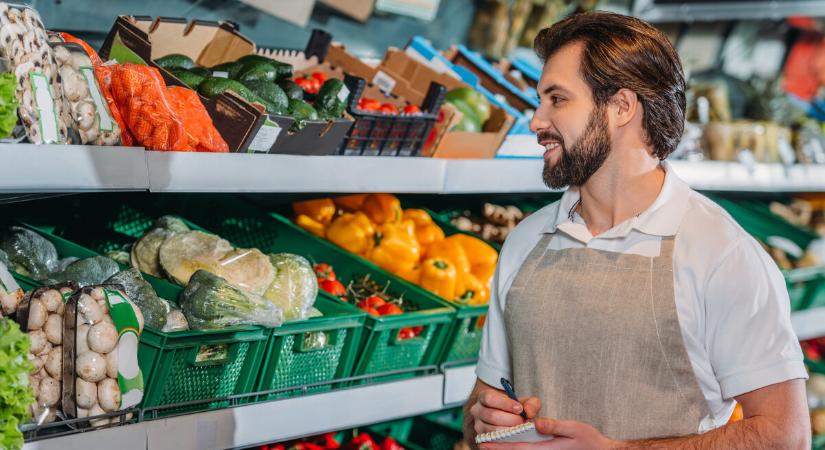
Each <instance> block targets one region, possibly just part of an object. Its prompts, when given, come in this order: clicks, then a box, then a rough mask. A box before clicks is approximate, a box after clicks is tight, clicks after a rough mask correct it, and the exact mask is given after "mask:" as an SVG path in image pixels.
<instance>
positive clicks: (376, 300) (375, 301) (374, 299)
mask: <svg viewBox="0 0 825 450" xmlns="http://www.w3.org/2000/svg"><path fill="white" fill-rule="evenodd" d="M364 301H365V302H367V305H369V306H370V308H379V307H381V306H383V305H385V304H386V303H387V301H386V300H384V299H383V298H381V297H379V296H377V295H373V296H370V297H367V299H366V300H364Z"/></svg>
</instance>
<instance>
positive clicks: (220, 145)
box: [166, 86, 229, 152]
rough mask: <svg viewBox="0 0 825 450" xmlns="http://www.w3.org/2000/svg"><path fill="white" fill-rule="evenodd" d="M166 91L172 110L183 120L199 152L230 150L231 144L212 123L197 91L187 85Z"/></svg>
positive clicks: (192, 142)
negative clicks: (186, 86) (227, 142)
mask: <svg viewBox="0 0 825 450" xmlns="http://www.w3.org/2000/svg"><path fill="white" fill-rule="evenodd" d="M166 93H167V94H168V95H167V98H168V100H169V104H170V105H171V106H172V110H174V111H175V112H176V113H177V115H178V117H180V119H181V121H182V122H183V127H184V129H185V130H186V135H187V137H188V138H189V146H190V147H192V148H193V149H194V150H196V151H199V152H228V151H229V145H227V144H226V141H224V140H223V137H221V134H220V133H219V132H218V130H217V129H216V128H215V125H213V124H212V119H211V118H210V117H209V113H207V112H206V108H204V107H203V103H201V101H200V98H199V97H198V93H197V92H195V91H193V90H192V89H188V88H185V87H180V86H170V87H169V88H167V90H166Z"/></svg>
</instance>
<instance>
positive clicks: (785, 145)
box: [778, 136, 796, 166]
mask: <svg viewBox="0 0 825 450" xmlns="http://www.w3.org/2000/svg"><path fill="white" fill-rule="evenodd" d="M778 145H779V158H780V159H781V160H782V162H783V163H784V164H785V165H788V166H789V165H791V164H793V163H795V162H796V152H795V151H794V149H793V147H791V143H790V142H788V140H787V139H785V137H784V136H781V137H780V138H779V143H778Z"/></svg>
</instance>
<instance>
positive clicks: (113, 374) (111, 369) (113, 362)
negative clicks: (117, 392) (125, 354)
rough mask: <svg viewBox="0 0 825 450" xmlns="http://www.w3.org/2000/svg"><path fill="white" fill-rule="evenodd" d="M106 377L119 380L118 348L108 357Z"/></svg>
mask: <svg viewBox="0 0 825 450" xmlns="http://www.w3.org/2000/svg"><path fill="white" fill-rule="evenodd" d="M106 376H107V377H109V378H117V348H115V349H114V350H113V351H112V352H111V353H109V354H107V355H106Z"/></svg>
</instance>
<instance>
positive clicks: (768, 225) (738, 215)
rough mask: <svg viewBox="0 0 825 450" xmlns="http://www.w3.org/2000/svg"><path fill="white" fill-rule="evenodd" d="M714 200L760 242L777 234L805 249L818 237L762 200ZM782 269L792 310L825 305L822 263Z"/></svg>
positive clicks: (824, 272) (824, 279)
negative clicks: (772, 209) (772, 210)
mask: <svg viewBox="0 0 825 450" xmlns="http://www.w3.org/2000/svg"><path fill="white" fill-rule="evenodd" d="M713 200H714V201H715V202H717V203H718V204H719V205H720V206H722V207H723V208H724V209H725V210H726V211H727V212H728V214H730V215H731V217H733V218H734V219H735V220H736V221H737V222H738V223H739V225H741V226H742V228H744V229H745V231H747V232H748V233H750V234H751V235H752V236H753V237H754V238H756V239H757V240H759V241H761V242H767V239H768V238H769V237H771V236H779V237H783V238H785V239H788V240H790V241H792V242H794V243H795V244H796V245H798V246H800V247H801V248H802V249H803V250H804V249H805V248H807V247H808V245H809V244H810V243H811V241H813V240H814V239H817V238H818V237H819V236H817V234H816V233H814V232H813V231H811V230H807V229H804V228H800V227H798V226H796V225H793V224H791V223H789V222H788V221H786V220H785V219H783V218H781V217H779V216H777V215H775V214H773V213H771V212H770V210H769V209H768V208H767V207H766V205H765V204H763V203H760V202H754V201H736V202H734V201H732V200H729V199H726V198H721V197H713ZM782 273H783V275H784V276H785V282H786V284H787V286H788V294H789V296H790V299H791V310H793V311H799V310H803V309H809V308H814V307H819V306H825V267H805V268H800V269H791V270H783V271H782Z"/></svg>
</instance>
